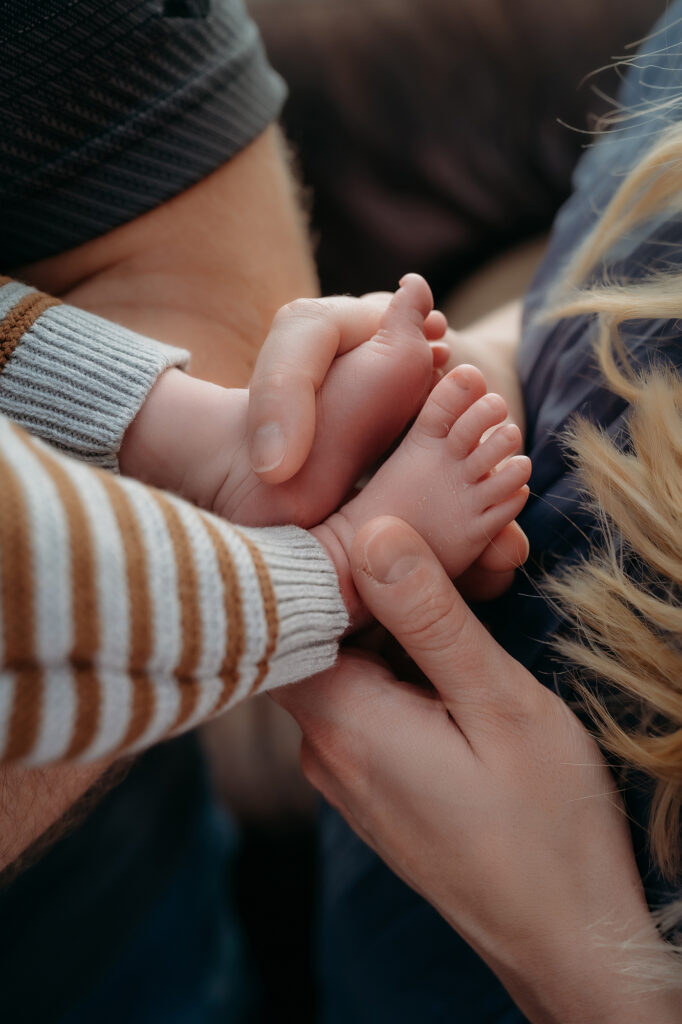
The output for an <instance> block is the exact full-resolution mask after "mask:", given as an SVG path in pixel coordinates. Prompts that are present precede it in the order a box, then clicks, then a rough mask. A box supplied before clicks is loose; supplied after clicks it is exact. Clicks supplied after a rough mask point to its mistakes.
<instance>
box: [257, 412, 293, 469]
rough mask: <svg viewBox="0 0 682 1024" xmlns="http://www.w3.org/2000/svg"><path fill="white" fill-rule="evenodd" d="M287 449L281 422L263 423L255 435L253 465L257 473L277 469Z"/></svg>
mask: <svg viewBox="0 0 682 1024" xmlns="http://www.w3.org/2000/svg"><path fill="white" fill-rule="evenodd" d="M286 450H287V439H286V437H285V435H284V431H283V430H282V425H281V423H276V422H274V421H273V422H271V423H263V424H262V426H260V427H258V429H257V430H256V432H255V434H254V435H253V441H252V443H251V465H252V466H253V468H254V470H255V471H256V472H257V473H267V472H268V471H269V470H271V469H277V467H278V466H279V464H280V463H281V461H282V459H283V458H284V456H285V454H286Z"/></svg>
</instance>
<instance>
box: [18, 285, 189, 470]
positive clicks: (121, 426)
mask: <svg viewBox="0 0 682 1024" xmlns="http://www.w3.org/2000/svg"><path fill="white" fill-rule="evenodd" d="M188 358H189V356H188V354H187V352H185V351H183V350H182V349H177V348H172V347H171V346H169V345H163V344H161V343H160V342H157V341H153V340H152V339H150V338H144V337H142V336H141V335H139V334H135V333H133V332H132V331H129V330H126V328H124V327H120V326H118V324H114V323H111V322H110V321H108V320H103V319H102V318H101V317H97V316H93V315H92V314H91V313H86V312H84V311H83V310H81V309H76V308H75V307H74V306H68V305H65V304H62V303H61V302H59V300H58V299H54V298H52V297H50V296H48V295H45V294H43V293H42V292H38V291H36V290H35V289H34V288H30V287H28V286H27V285H23V284H20V283H18V282H16V281H11V280H9V279H8V278H0V413H4V414H5V415H6V416H8V417H9V418H10V419H11V420H13V421H14V422H15V423H18V424H19V425H20V426H22V427H25V429H26V430H28V431H29V432H30V433H31V434H34V435H35V436H37V437H40V438H42V439H43V440H44V441H48V442H49V443H50V444H52V445H54V446H55V447H57V448H60V449H62V450H63V451H65V452H68V453H69V454H70V455H73V456H75V457H76V458H78V459H81V460H83V461H84V462H88V463H90V464H92V465H97V466H102V467H105V468H107V469H116V468H117V466H118V451H119V448H120V446H121V441H122V438H123V435H124V433H125V431H126V429H127V428H128V426H129V424H130V422H131V421H132V420H133V419H134V417H135V416H136V415H137V413H138V411H139V409H140V407H141V406H142V404H143V403H144V401H145V400H146V398H147V396H148V393H149V391H150V389H151V388H152V387H153V385H154V382H155V381H156V379H157V377H158V376H159V375H160V374H161V373H163V371H164V370H166V369H168V367H171V366H185V365H186V363H187V361H188Z"/></svg>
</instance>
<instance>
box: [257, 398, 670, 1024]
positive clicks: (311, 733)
mask: <svg viewBox="0 0 682 1024" xmlns="http://www.w3.org/2000/svg"><path fill="white" fill-rule="evenodd" d="M470 408H471V407H470ZM463 415H464V414H463V413H462V416H463ZM350 568H351V572H352V575H353V580H354V583H355V586H356V587H357V590H358V593H359V595H360V597H361V599H362V602H363V604H364V605H365V606H366V608H367V609H368V610H369V612H371V613H372V615H374V616H375V617H376V619H377V620H378V621H379V622H381V623H382V624H383V625H384V626H385V627H386V628H387V629H388V630H389V632H391V633H392V634H393V635H394V636H395V637H396V639H397V641H398V642H399V643H400V644H401V645H402V647H403V648H404V649H405V650H406V651H407V653H408V654H409V655H410V656H411V657H412V658H413V659H414V661H415V662H416V663H417V664H418V666H419V668H420V669H421V670H422V672H423V673H424V674H425V675H426V676H427V677H428V679H430V680H431V682H432V684H433V689H432V690H430V691H428V690H425V689H424V688H423V687H415V686H412V685H410V684H408V683H405V682H402V681H400V680H398V679H396V678H395V676H394V675H393V674H392V672H391V671H390V670H389V668H388V667H386V666H385V665H384V664H381V663H379V662H378V661H377V660H376V659H373V658H371V657H370V656H368V655H367V654H365V653H361V652H353V651H347V652H346V653H344V654H343V655H342V657H341V658H340V660H339V662H338V663H337V665H336V666H335V667H334V668H333V669H331V670H330V671H329V672H327V673H325V674H324V675H323V676H320V677H317V678H315V679H313V680H310V681H307V682H305V683H300V684H297V685H295V686H291V687H287V688H285V689H284V690H280V691H277V693H276V694H275V699H276V700H277V701H278V702H279V703H281V704H282V705H283V706H284V707H285V708H286V709H287V710H288V711H290V712H291V714H293V716H294V717H295V718H296V719H297V721H298V723H299V725H300V726H301V728H302V730H303V737H304V738H303V746H302V762H303V768H304V771H305V773H306V775H307V777H308V779H309V780H310V781H311V782H312V783H313V785H314V786H316V787H317V788H318V789H319V790H321V792H322V793H323V794H324V796H325V797H326V798H327V800H329V801H330V803H332V804H333V805H334V806H335V807H336V808H337V809H338V810H339V811H340V812H341V813H342V814H343V815H344V817H345V818H346V820H347V821H348V822H349V824H350V825H351V827H352V828H353V829H354V830H355V831H356V832H357V833H358V834H359V835H360V837H361V838H363V839H364V840H365V842H367V843H368V844H369V845H370V846H371V847H373V848H374V849H375V850H376V851H377V853H378V854H379V855H380V856H381V857H382V858H383V859H384V860H385V861H386V863H387V864H388V865H389V867H391V868H392V869H393V870H394V871H395V872H396V873H397V874H398V875H399V876H400V877H401V878H402V879H403V880H404V881H406V882H407V883H408V884H409V885H411V886H412V887H413V888H414V889H416V890H417V891H418V892H419V893H420V894H421V895H423V896H424V897H425V898H426V899H427V900H429V901H430V902H431V903H432V904H433V905H434V906H435V907H436V909H437V910H438V911H439V912H440V913H441V914H442V915H443V917H444V918H445V919H446V920H447V921H448V922H449V923H450V925H451V926H452V927H453V928H454V929H455V930H456V931H457V932H459V933H460V934H461V935H462V937H463V938H464V939H465V940H466V941H467V942H468V943H469V944H470V945H471V946H472V947H473V948H474V949H475V950H476V951H477V952H478V953H479V954H480V955H481V956H482V957H483V958H484V959H485V960H486V961H487V963H488V964H489V965H490V967H491V968H492V969H493V970H494V971H495V972H496V974H497V975H498V976H499V978H500V979H501V981H502V982H503V984H504V985H505V986H506V987H507V988H508V990H509V992H510V993H511V995H512V997H513V998H514V1000H515V1001H516V1002H517V1004H518V1006H519V1007H520V1008H521V1010H522V1011H523V1013H524V1015H525V1017H526V1018H527V1019H528V1020H530V1021H532V1022H533V1024H559V1022H561V1024H564V1022H568V1021H571V1022H576V1024H577V1022H580V1024H635V1022H636V1024H640V1022H641V1021H642V1020H656V1022H657V1024H673V1022H674V1021H679V1020H680V1019H681V1018H680V1014H681V1011H682V1004H681V994H680V992H679V991H678V992H677V993H675V992H671V991H669V990H668V991H656V990H652V989H651V988H647V986H646V985H645V984H643V983H642V981H641V978H639V977H638V976H637V963H636V961H637V957H638V955H641V950H642V949H643V948H646V949H647V950H648V955H650V956H651V957H652V958H653V960H654V961H655V960H656V958H657V957H664V958H665V957H666V956H667V955H668V954H667V953H666V951H665V948H664V945H663V943H662V942H661V941H660V940H659V938H658V936H657V933H656V931H655V928H654V926H653V924H652V921H651V918H650V917H649V913H648V910H647V906H646V902H645V898H644V893H643V889H642V885H641V881H640V878H639V873H638V871H637V867H636V864H635V859H634V855H633V851H632V843H631V839H630V832H629V828H628V822H627V820H626V817H625V815H624V811H623V808H622V805H621V802H620V799H619V795H618V792H617V789H616V786H615V783H614V780H613V778H612V776H611V774H610V772H609V771H608V769H607V767H606V765H605V764H604V762H603V759H602V757H601V755H600V752H599V749H598V747H597V745H596V743H595V742H594V741H593V740H592V739H591V737H590V736H589V735H588V733H587V731H586V730H585V729H584V728H583V726H582V725H581V723H580V722H579V721H578V719H577V718H576V717H575V716H574V715H573V713H572V712H571V711H570V710H569V709H568V707H567V706H566V705H565V704H564V703H563V702H562V701H561V700H560V699H559V698H558V697H557V696H555V695H554V694H553V693H551V692H550V691H549V690H547V689H546V688H544V687H542V686H541V685H540V684H539V683H538V682H537V681H536V680H535V679H534V678H533V677H532V676H531V675H530V674H529V673H528V672H527V671H526V670H525V669H524V668H523V666H521V665H520V664H519V663H518V662H516V661H515V660H514V659H513V658H511V657H510V656H509V655H508V654H507V653H506V652H505V651H504V650H503V649H502V648H501V647H499V646H498V644H497V643H496V642H495V641H494V640H493V638H492V637H491V636H490V635H489V634H488V633H487V632H486V630H485V628H484V627H483V626H482V625H481V623H480V622H479V621H478V620H477V619H476V617H475V616H474V615H473V613H472V612H471V611H470V610H469V608H468V607H467V605H466V604H465V603H464V601H463V600H462V598H461V597H460V595H459V594H458V592H457V590H456V589H455V587H454V586H453V584H452V583H451V581H450V580H449V578H448V576H447V573H446V572H445V570H444V568H443V567H442V566H441V565H440V563H439V562H438V560H437V558H436V556H435V555H434V554H433V552H432V551H431V549H430V548H429V547H428V545H427V544H426V543H425V541H424V540H423V539H422V538H421V537H420V536H419V535H418V534H417V533H416V532H415V531H414V530H413V529H412V528H411V527H409V526H408V525H407V524H406V523H404V522H402V521H400V520H397V519H393V518H386V517H383V518H379V519H375V520H371V521H369V522H366V523H365V524H364V525H363V526H362V527H361V528H360V529H359V530H358V531H357V533H356V535H355V537H354V539H353V542H352V545H351V550H350ZM633 937H634V941H633Z"/></svg>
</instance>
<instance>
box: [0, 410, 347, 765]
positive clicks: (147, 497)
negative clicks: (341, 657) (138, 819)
mask: <svg viewBox="0 0 682 1024" xmlns="http://www.w3.org/2000/svg"><path fill="white" fill-rule="evenodd" d="M346 625H347V616H346V611H345V608H344V605H343V602H342V599H341V596H340V593H339V589H338V581H337V577H336V573H335V571H334V567H333V565H332V563H331V562H330V561H329V559H328V558H327V556H326V554H325V552H324V551H323V549H322V548H321V547H320V546H319V545H318V544H317V542H316V541H315V540H314V538H312V537H311V536H310V535H309V534H307V533H306V532H304V531H303V530H299V529H298V528H296V527H273V528H268V529H248V530H247V529H242V528H240V529H236V528H234V527H232V526H230V524H229V523H226V522H225V521H224V520H221V519H219V518H217V517H216V516H213V515H211V514H209V513H206V512H202V511H200V510H198V509H196V508H195V507H194V506H192V505H190V504H188V503H186V502H184V501H182V500H181V499H179V498H176V497H174V496H171V495H168V494H165V493H163V492H160V491H156V490H154V489H152V488H149V487H146V486H144V485H142V484H140V483H138V482H137V481H133V480H127V479H123V478H120V477H117V476H114V475H113V474H111V473H108V472H105V471H102V470H99V469H96V468H92V467H89V466H86V465H84V464H83V463H82V462H78V461H76V460H74V459H70V458H67V457H65V456H63V455H61V454H59V453H58V452H55V451H54V450H52V449H50V448H49V447H48V446H46V445H43V444H42V443H41V442H40V441H37V440H36V439H34V438H32V437H31V436H30V435H28V434H27V433H26V432H24V431H23V430H21V429H20V428H18V427H16V425H14V424H12V423H11V422H10V421H9V420H8V419H6V418H5V417H2V416H0V760H4V761H11V760H13V761H19V762H22V763H24V764H44V763H46V762H51V761H74V760H75V761H84V760H92V759H95V758H99V757H103V756H115V757H117V756H120V755H124V754H131V753H133V752H135V751H138V750H140V749H142V748H144V747H147V746H149V745H151V744H153V743H155V742H157V741H158V740H161V739H164V738H165V737H169V736H173V735H175V734H177V733H180V732H182V731H184V730H186V729H190V728H192V726H194V725H196V724H197V723H199V722H201V721H202V720H204V719H206V718H208V717H210V716H212V715H215V714H217V713H219V712H220V711H222V710H224V709H226V708H229V707H231V706H232V705H233V704H235V703H236V702H237V701H240V700H242V699H244V698H245V697H247V696H249V695H250V694H252V693H256V692H261V691H263V690H267V689H270V688H272V687H275V686H281V685H283V684H285V683H289V682H293V681H295V680H297V679H301V678H304V677H306V676H308V675H310V674H313V673H315V672H318V671H321V670H322V669H324V668H327V667H329V666H330V665H331V664H333V662H334V659H335V657H336V646H337V642H338V639H339V637H340V636H341V634H342V633H343V631H344V629H345V628H346Z"/></svg>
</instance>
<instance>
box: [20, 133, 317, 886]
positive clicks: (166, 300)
mask: <svg viewBox="0 0 682 1024" xmlns="http://www.w3.org/2000/svg"><path fill="white" fill-rule="evenodd" d="M15 274H16V275H17V276H19V277H20V278H21V279H22V280H24V281H27V282H29V283H31V284H34V285H35V286H36V287H39V288H42V289H43V290H45V291H48V292H50V293H52V294H57V295H61V296H62V297H63V298H65V299H68V300H69V301H71V302H73V303H74V304H77V305H79V306H81V307H82V308H85V309H88V310H90V311H92V312H94V313H98V314H99V315H102V316H108V317H110V318H111V319H114V320H117V321H118V322H119V323H122V324H124V325H126V326H129V327H131V328H133V329H135V330H139V331H142V332H148V333H150V334H152V335H153V336H154V337H157V338H161V339H163V340H167V341H170V342H176V343H180V344H182V345H183V346H184V347H186V348H189V349H191V350H192V353H193V372H194V373H196V374H197V375H199V376H206V377H209V378H212V379H213V380H217V381H219V382H220V383H223V384H225V385H227V386H232V387H234V386H238V387H239V386H244V385H245V384H246V382H247V380H248V378H249V375H250V373H251V371H252V369H253V366H254V364H255V361H256V356H257V352H258V348H259V346H260V344H261V342H262V340H263V338H264V337H265V335H266V333H267V329H268V327H269V325H270V322H271V320H272V317H273V316H274V314H275V311H276V310H277V309H279V308H280V307H281V306H282V305H284V304H285V303H287V302H290V301H292V300H293V299H295V298H296V297H297V296H299V295H314V294H316V292H317V282H316V277H315V271H314V266H313V261H312V258H311V255H310V249H309V244H308V240H307V233H306V227H305V224H304V221H303V218H302V215H301V213H300V209H299V206H298V201H297V196H296V188H295V186H294V183H293V179H292V178H291V175H290V173H289V170H288V166H287V159H286V156H285V154H284V152H283V148H282V145H281V143H280V138H279V133H278V131H277V129H276V128H274V127H271V128H269V129H268V130H267V131H266V132H265V133H264V134H263V135H262V136H260V138H258V139H256V140H255V142H253V143H252V144H251V145H250V146H248V147H247V148H246V149H245V150H243V152H242V153H240V154H239V155H238V156H236V157H235V158H234V159H233V160H231V161H230V162H229V163H228V164H226V165H225V166H223V167H221V168H219V169H218V170H217V171H215V172H214V173H213V174H212V175H210V176H209V177H208V178H206V179H204V180H203V181H201V182H199V183H198V184H197V185H195V186H194V187H193V188H191V189H188V190H187V192H184V193H182V195H180V196H177V197H176V198H175V199H173V200H172V201H171V202H169V203H166V204H164V205H163V206H160V207H158V208H157V209H155V210H152V211H151V212H150V213H147V214H145V215H144V216H143V217H140V218H138V220H136V221H133V222H131V223H130V224H126V225H124V226H123V227H120V228H117V229H116V230H115V231H112V232H110V233H109V234H108V235H106V236H103V237H102V238H98V239H95V240H94V241H92V242H88V243H86V244H84V245H82V246H80V247H78V248H77V249H74V250H71V251H69V252H66V253H61V254H59V255H58V256H54V257H51V258H50V259H47V260H42V261H40V262H39V263H35V264H33V265H31V266H27V267H23V268H21V269H19V270H15ZM106 767H107V765H106V764H105V763H100V764H92V765H87V766H77V765H73V766H71V765H69V766H63V767H60V768H49V769H42V770H27V769H20V768H18V767H17V768H6V767H5V768H0V836H2V837H3V840H4V839H5V837H8V838H7V841H6V842H5V841H3V843H2V845H1V846H0V869H2V867H4V866H6V865H7V864H9V863H10V862H11V861H12V860H13V859H14V858H15V857H16V856H18V855H19V854H20V853H21V851H22V850H24V849H25V848H26V847H27V846H29V845H30V844H31V843H32V842H33V841H34V840H35V839H36V837H37V836H39V835H41V834H42V833H43V832H44V831H45V829H47V828H48V827H49V826H50V825H52V824H53V822H55V821H56V820H57V819H58V818H59V817H60V816H61V815H62V814H63V812H64V811H66V810H67V808H68V807H69V806H70V805H71V804H72V803H73V802H74V801H75V800H77V799H78V798H79V797H80V796H81V795H82V794H83V793H84V792H85V790H86V789H87V788H88V787H89V786H90V785H92V783H94V782H95V780H96V779H97V778H98V777H99V775H100V774H101V772H103V771H104V770H105V769H106Z"/></svg>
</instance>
